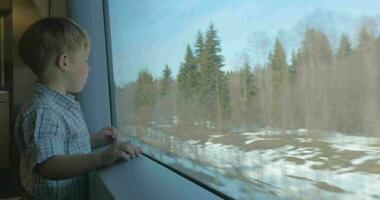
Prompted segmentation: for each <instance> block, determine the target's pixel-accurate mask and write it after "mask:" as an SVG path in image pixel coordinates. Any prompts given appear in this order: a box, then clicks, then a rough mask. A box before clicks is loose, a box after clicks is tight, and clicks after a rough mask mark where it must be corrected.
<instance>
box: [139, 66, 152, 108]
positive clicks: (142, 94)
mask: <svg viewBox="0 0 380 200" xmlns="http://www.w3.org/2000/svg"><path fill="white" fill-rule="evenodd" d="M134 97H135V99H134V102H135V107H136V108H140V107H142V106H145V105H147V106H153V105H154V103H155V101H156V99H155V91H154V83H153V76H152V75H151V74H150V73H149V72H148V71H147V70H142V71H140V72H139V75H138V78H137V81H136V87H135V95H134Z"/></svg>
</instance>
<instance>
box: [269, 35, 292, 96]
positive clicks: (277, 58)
mask: <svg viewBox="0 0 380 200" xmlns="http://www.w3.org/2000/svg"><path fill="white" fill-rule="evenodd" d="M269 65H270V67H271V70H272V84H273V90H274V91H275V92H279V90H280V88H281V86H282V84H283V83H284V81H285V78H286V77H287V75H288V74H287V73H288V71H289V70H288V64H287V63H286V55H285V51H284V48H283V46H282V44H281V41H280V40H279V39H277V40H276V44H275V48H274V52H273V55H272V56H271V58H270V64H269Z"/></svg>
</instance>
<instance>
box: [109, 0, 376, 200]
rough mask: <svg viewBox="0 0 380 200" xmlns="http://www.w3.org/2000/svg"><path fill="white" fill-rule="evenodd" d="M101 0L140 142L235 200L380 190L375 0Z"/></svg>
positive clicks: (123, 107)
mask: <svg viewBox="0 0 380 200" xmlns="http://www.w3.org/2000/svg"><path fill="white" fill-rule="evenodd" d="M108 4H109V22H110V38H111V44H112V62H113V79H114V85H115V87H114V88H113V90H114V94H115V102H113V103H114V104H115V108H116V109H115V111H114V112H115V115H116V119H117V126H118V128H119V129H120V130H121V132H122V133H124V134H126V135H127V136H128V137H131V138H133V139H134V141H135V142H136V143H138V144H139V145H141V146H142V147H143V149H144V151H145V152H146V153H147V154H149V155H151V156H152V157H154V158H156V159H158V160H160V161H162V162H164V163H166V164H168V165H170V166H172V167H174V168H176V169H178V170H180V171H182V172H184V173H186V174H188V175H190V176H192V177H194V178H196V179H197V180H199V181H202V182H203V183H205V184H207V185H209V186H210V187H212V188H215V189H217V190H219V191H221V192H223V193H225V194H227V195H229V196H231V197H233V198H236V199H260V198H268V199H272V198H273V199H379V198H380V190H379V186H380V64H379V63H380V36H379V22H380V1H377V0H360V1H354V0H308V1H304V0H294V1H275V0H265V1H264V0H233V1H232V0H207V1H205V0H189V1H179V0H161V1H149V0H140V1H134V0H112V1H109V2H108Z"/></svg>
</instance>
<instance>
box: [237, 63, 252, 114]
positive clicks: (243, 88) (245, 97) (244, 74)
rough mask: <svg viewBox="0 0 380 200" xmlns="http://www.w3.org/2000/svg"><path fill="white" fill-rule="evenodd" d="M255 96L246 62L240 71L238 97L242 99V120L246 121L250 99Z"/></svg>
mask: <svg viewBox="0 0 380 200" xmlns="http://www.w3.org/2000/svg"><path fill="white" fill-rule="evenodd" d="M254 95H255V88H254V85H253V74H252V72H251V67H250V65H249V62H248V60H247V59H246V60H245V62H244V67H243V69H242V70H241V71H240V96H241V97H242V106H243V114H244V119H245V121H246V119H247V117H248V115H247V114H248V106H249V102H251V100H252V97H253V96H254Z"/></svg>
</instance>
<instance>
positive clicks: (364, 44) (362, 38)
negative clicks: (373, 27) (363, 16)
mask: <svg viewBox="0 0 380 200" xmlns="http://www.w3.org/2000/svg"><path fill="white" fill-rule="evenodd" d="M373 41H374V38H373V37H372V35H371V34H369V32H368V31H367V29H366V28H365V27H363V28H362V29H361V30H360V34H359V45H358V50H359V51H361V52H364V51H367V50H369V49H370V48H371V46H372V44H373Z"/></svg>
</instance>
